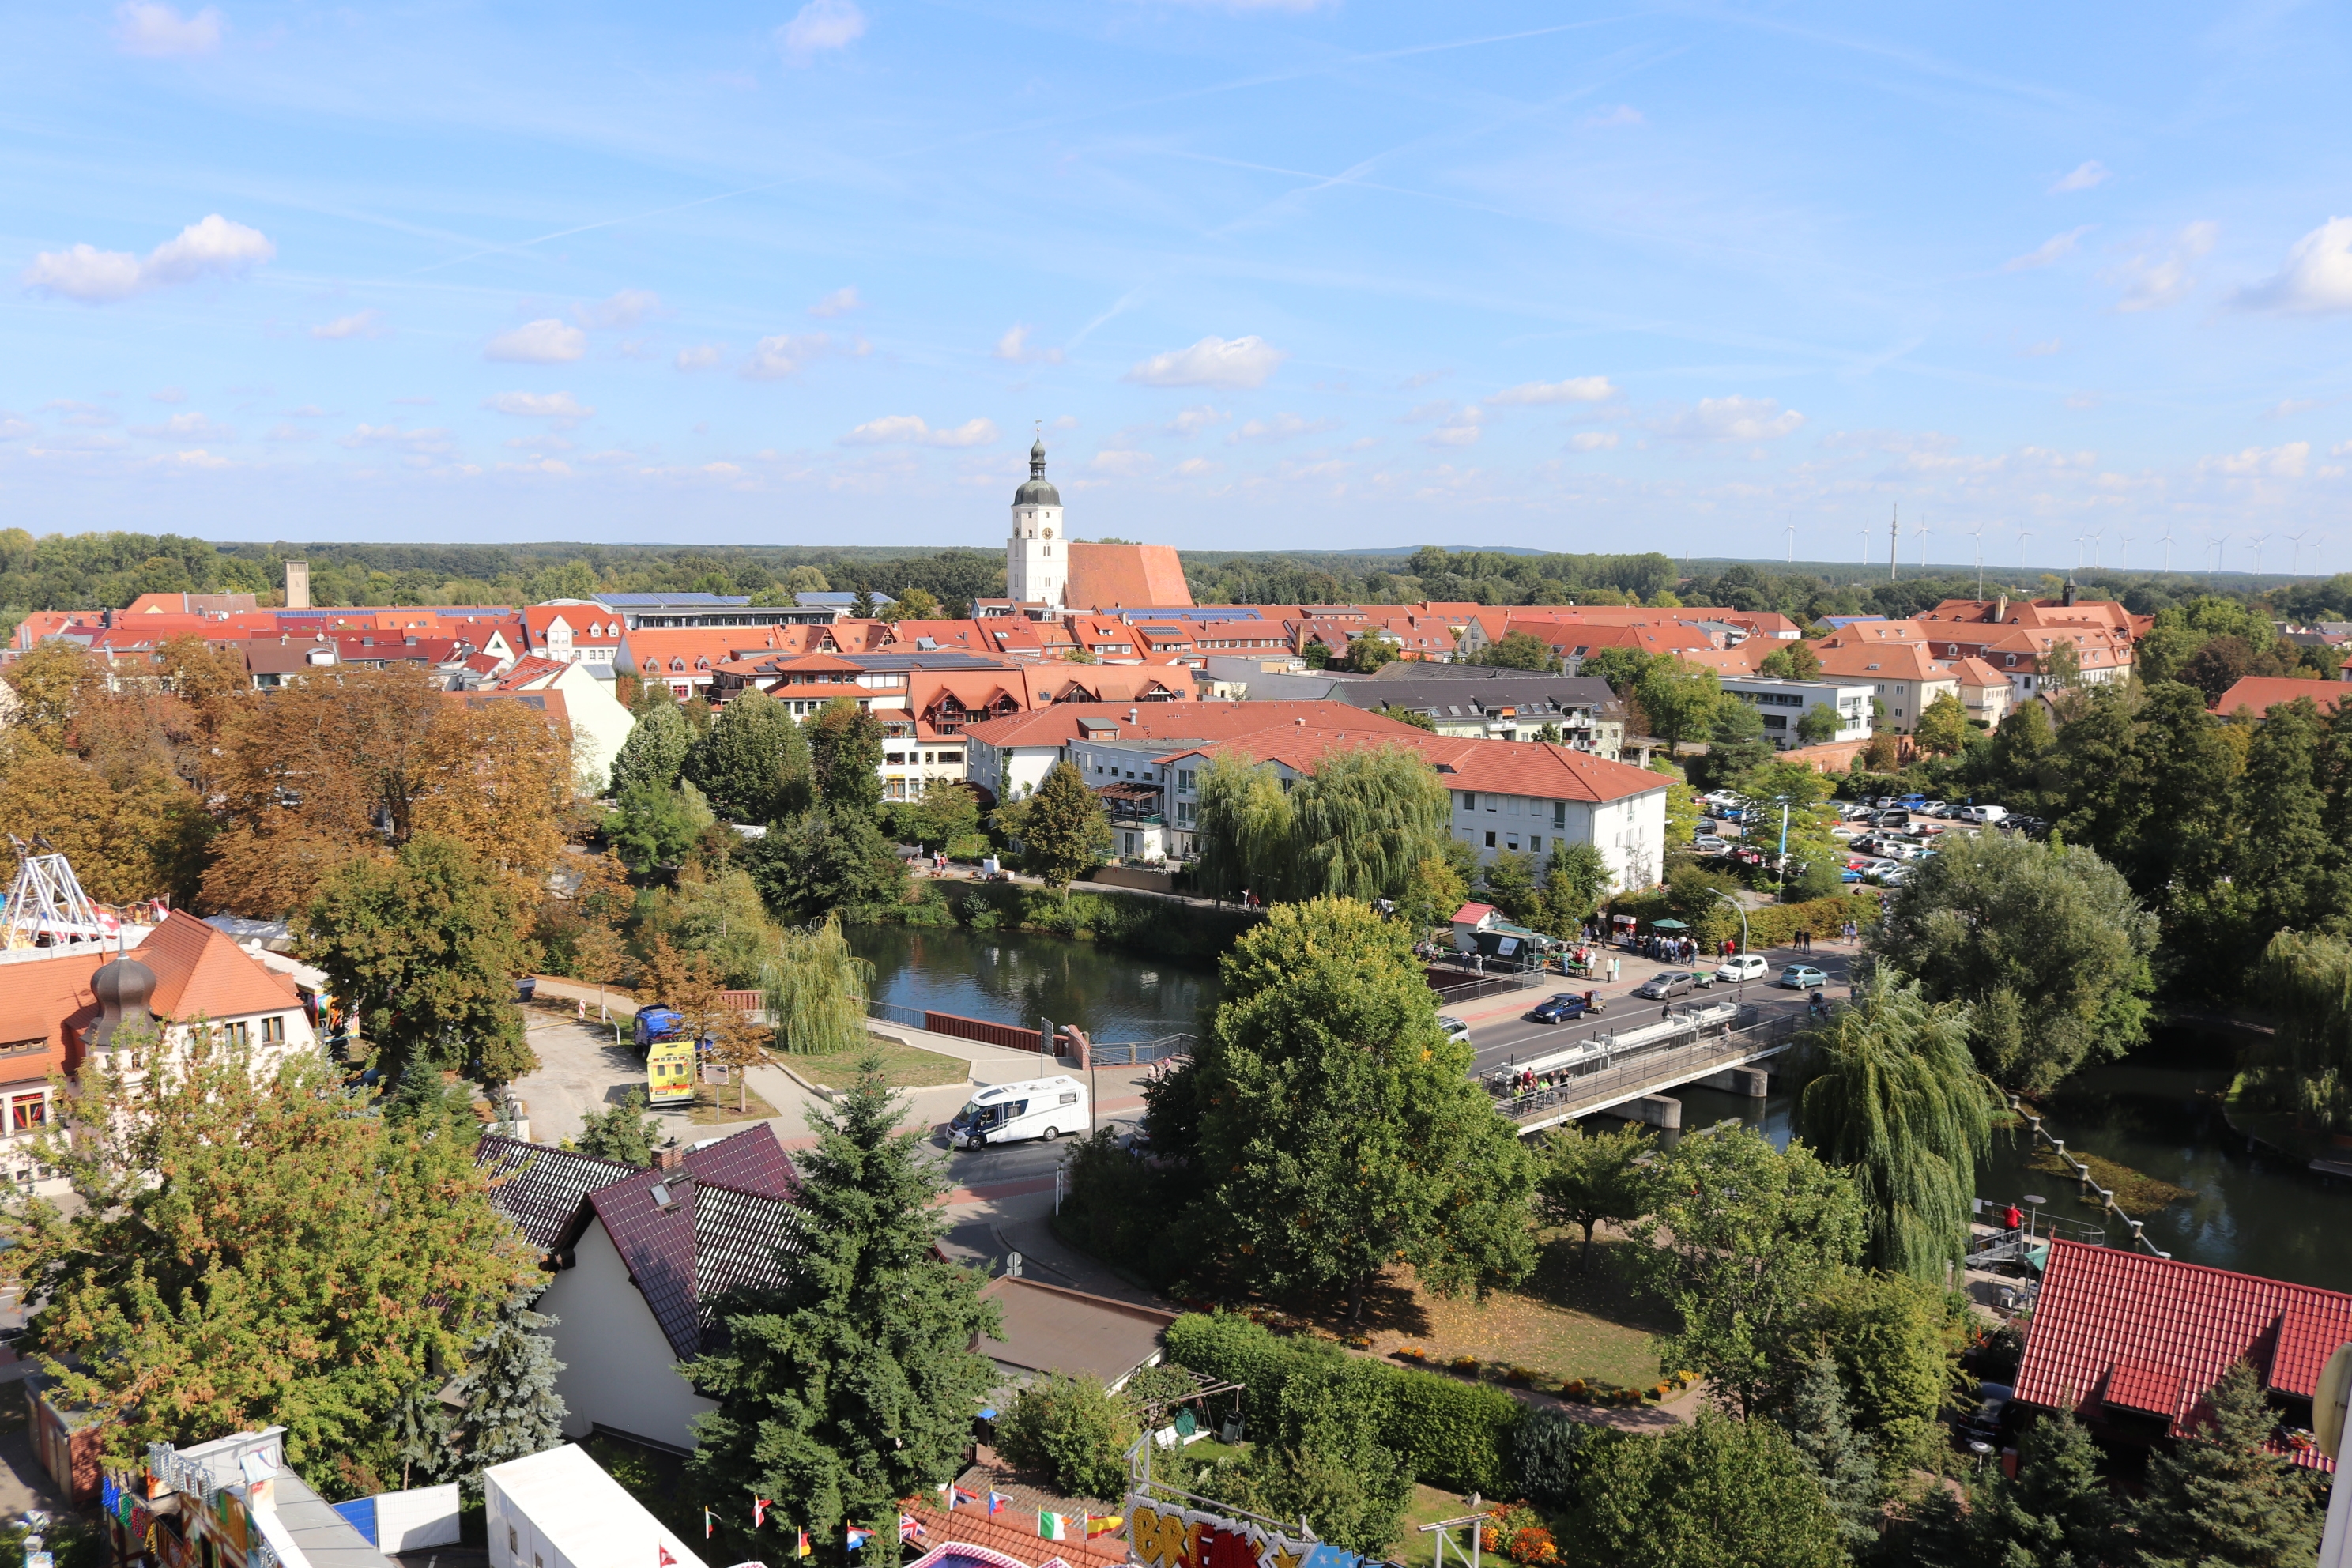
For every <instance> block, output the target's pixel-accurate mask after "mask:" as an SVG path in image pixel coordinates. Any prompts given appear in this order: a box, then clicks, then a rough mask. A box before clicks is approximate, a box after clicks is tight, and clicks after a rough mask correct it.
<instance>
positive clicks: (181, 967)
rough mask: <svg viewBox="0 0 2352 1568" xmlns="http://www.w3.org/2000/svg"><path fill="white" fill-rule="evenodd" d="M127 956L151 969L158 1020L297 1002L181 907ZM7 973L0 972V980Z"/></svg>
mask: <svg viewBox="0 0 2352 1568" xmlns="http://www.w3.org/2000/svg"><path fill="white" fill-rule="evenodd" d="M131 956H132V957H134V958H136V959H138V960H139V962H140V963H143V964H145V965H146V966H147V967H148V968H149V969H152V970H153V971H154V972H155V990H154V994H152V996H151V997H150V998H149V999H148V1006H149V1008H150V1009H151V1010H152V1012H153V1013H154V1014H155V1016H157V1017H159V1018H170V1019H173V1020H174V1021H176V1022H179V1023H185V1022H187V1021H188V1020H189V1019H191V1018H197V1017H203V1018H209V1019H212V1020H214V1021H215V1022H217V1021H219V1020H222V1019H226V1018H240V1017H244V1016H247V1015H249V1014H254V1013H282V1012H284V1011H285V1010H286V1009H288V1008H289V1007H293V1006H296V1005H299V1002H300V997H299V996H298V995H297V994H296V993H295V990H294V983H293V982H292V981H291V980H289V979H288V978H287V977H286V976H284V975H282V974H278V973H275V972H273V971H271V970H268V969H266V968H264V967H262V965H261V964H260V963H258V962H257V961H256V960H255V959H254V958H253V956H252V955H251V954H250V953H247V952H246V951H245V950H244V949H243V948H241V947H239V946H237V945H236V938H234V937H232V936H230V935H229V934H228V933H227V932H226V931H222V930H220V929H219V928H218V927H216V926H210V925H206V924H205V922H204V921H200V920H198V919H197V918H196V917H195V916H194V915H192V914H190V913H188V911H187V910H173V911H172V912H171V914H170V916H169V917H168V918H166V919H165V920H164V921H163V924H162V925H160V926H157V927H156V928H155V929H154V930H153V931H150V932H149V933H148V934H147V940H146V941H145V942H141V943H140V944H139V948H138V951H137V952H134V953H133V954H132V955H131ZM8 974H9V972H0V978H6V977H8Z"/></svg>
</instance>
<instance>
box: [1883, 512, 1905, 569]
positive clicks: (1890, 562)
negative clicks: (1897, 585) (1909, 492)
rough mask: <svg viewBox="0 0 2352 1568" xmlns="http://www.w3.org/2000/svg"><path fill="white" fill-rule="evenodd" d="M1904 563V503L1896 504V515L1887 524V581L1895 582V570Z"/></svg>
mask: <svg viewBox="0 0 2352 1568" xmlns="http://www.w3.org/2000/svg"><path fill="white" fill-rule="evenodd" d="M1902 563H1903V503H1902V502H1901V501H1896V502H1895V513H1894V515H1893V516H1892V517H1891V518H1889V519H1888V520H1887V523H1886V580H1887V581H1888V582H1890V583H1892V582H1894V581H1895V568H1896V567H1897V566H1899V565H1901V564H1902Z"/></svg>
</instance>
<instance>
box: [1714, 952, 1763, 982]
mask: <svg viewBox="0 0 2352 1568" xmlns="http://www.w3.org/2000/svg"><path fill="white" fill-rule="evenodd" d="M1770 968H1771V965H1769V964H1768V963H1765V962H1764V955H1763V954H1762V953H1760V952H1736V953H1733V954H1732V955H1731V956H1730V957H1729V958H1727V959H1725V960H1724V961H1723V962H1722V963H1720V964H1718V965H1717V967H1716V971H1715V977H1716V978H1717V980H1721V981H1724V982H1727V983H1730V984H1736V983H1738V982H1739V981H1743V980H1761V979H1763V978H1764V976H1765V973H1767V972H1768V971H1769V969H1770Z"/></svg>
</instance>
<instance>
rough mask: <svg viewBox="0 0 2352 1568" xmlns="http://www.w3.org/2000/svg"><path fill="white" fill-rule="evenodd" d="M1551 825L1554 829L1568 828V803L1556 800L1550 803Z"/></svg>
mask: <svg viewBox="0 0 2352 1568" xmlns="http://www.w3.org/2000/svg"><path fill="white" fill-rule="evenodd" d="M1551 825H1552V826H1554V827H1566V826H1568V802H1566V801H1564V800H1556V801H1553V802H1552V803H1551Z"/></svg>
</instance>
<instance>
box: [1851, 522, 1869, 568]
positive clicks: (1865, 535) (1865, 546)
mask: <svg viewBox="0 0 2352 1568" xmlns="http://www.w3.org/2000/svg"><path fill="white" fill-rule="evenodd" d="M1854 531H1855V532H1856V533H1859V534H1861V535H1862V569H1863V570H1864V571H1865V572H1867V571H1869V570H1870V524H1868V523H1866V522H1865V523H1864V524H1863V525H1862V526H1861V527H1860V528H1857V529H1855V530H1854Z"/></svg>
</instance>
